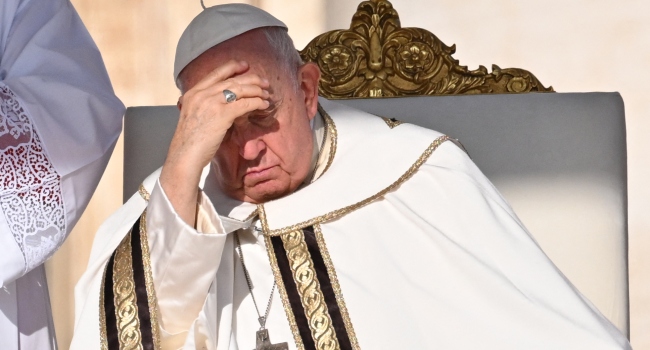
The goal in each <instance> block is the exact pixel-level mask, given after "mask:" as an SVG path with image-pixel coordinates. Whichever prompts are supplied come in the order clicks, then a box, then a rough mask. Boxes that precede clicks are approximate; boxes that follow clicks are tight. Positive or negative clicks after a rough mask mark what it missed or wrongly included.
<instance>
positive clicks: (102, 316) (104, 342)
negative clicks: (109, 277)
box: [99, 264, 108, 350]
mask: <svg viewBox="0 0 650 350" xmlns="http://www.w3.org/2000/svg"><path fill="white" fill-rule="evenodd" d="M107 267H108V264H106V266H104V273H102V286H101V287H100V288H101V289H100V290H99V343H100V346H101V348H100V349H101V350H108V337H107V336H106V310H105V309H104V288H105V286H106V284H105V281H106V269H107Z"/></svg>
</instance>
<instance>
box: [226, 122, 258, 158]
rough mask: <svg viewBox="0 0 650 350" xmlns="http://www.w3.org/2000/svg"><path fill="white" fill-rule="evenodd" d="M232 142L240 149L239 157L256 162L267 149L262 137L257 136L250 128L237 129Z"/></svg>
mask: <svg viewBox="0 0 650 350" xmlns="http://www.w3.org/2000/svg"><path fill="white" fill-rule="evenodd" d="M232 140H233V141H234V142H235V144H236V145H237V147H238V149H239V155H240V156H241V157H242V158H244V159H246V160H255V159H257V157H259V155H260V154H261V153H262V152H263V151H264V150H265V149H266V143H264V141H263V140H262V138H261V137H260V135H255V133H254V132H252V130H250V128H240V127H235V128H234V129H233V132H232Z"/></svg>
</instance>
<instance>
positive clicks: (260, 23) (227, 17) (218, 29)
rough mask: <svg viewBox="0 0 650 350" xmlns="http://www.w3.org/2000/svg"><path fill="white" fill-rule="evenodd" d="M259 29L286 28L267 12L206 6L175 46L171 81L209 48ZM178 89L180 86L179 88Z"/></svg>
mask: <svg viewBox="0 0 650 350" xmlns="http://www.w3.org/2000/svg"><path fill="white" fill-rule="evenodd" d="M261 27H281V28H284V29H287V26H286V25H285V24H284V23H282V21H280V20H279V19H277V18H275V17H273V16H271V14H269V13H268V12H266V11H264V10H261V9H259V8H257V7H255V6H251V5H247V4H225V5H217V6H212V7H208V8H206V9H205V10H203V11H202V12H201V13H200V14H199V15H198V16H196V17H195V18H194V19H193V20H192V22H190V25H188V26H187V28H186V29H185V31H184V32H183V35H181V38H180V39H179V40H178V45H177V46H176V59H175V60H174V81H175V82H176V85H178V75H179V74H180V73H181V71H182V70H183V68H185V67H186V66H187V65H188V64H189V63H190V62H192V61H193V60H194V59H195V58H197V57H199V56H200V55H201V54H202V53H204V52H206V51H207V50H208V49H210V48H211V47H213V46H215V45H217V44H219V43H222V42H224V41H226V40H228V39H232V38H234V37H236V36H237V35H240V34H243V33H245V32H247V31H249V30H252V29H256V28H261ZM179 88H180V86H179Z"/></svg>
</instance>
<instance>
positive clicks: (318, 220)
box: [257, 135, 451, 236]
mask: <svg viewBox="0 0 650 350" xmlns="http://www.w3.org/2000/svg"><path fill="white" fill-rule="evenodd" d="M449 140H451V138H450V137H449V136H446V135H443V136H440V137H438V138H437V139H435V140H434V141H433V142H432V143H431V144H430V145H429V147H427V149H426V150H425V151H424V153H422V155H421V156H420V158H418V160H417V161H416V162H415V163H414V164H413V165H411V167H410V168H409V169H408V170H407V171H406V172H405V173H404V174H402V176H400V177H399V179H397V180H396V181H395V182H393V183H392V184H390V185H389V186H388V187H386V188H384V189H383V190H381V191H379V192H378V193H377V194H375V195H373V196H370V197H368V198H366V199H364V200H362V201H360V202H358V203H354V204H352V205H349V206H347V207H344V208H341V209H337V210H334V211H331V212H329V213H327V214H324V215H321V216H317V217H315V218H312V219H309V220H306V221H303V222H300V223H298V224H295V225H291V226H287V227H283V228H280V229H275V230H270V229H269V224H268V221H267V218H266V211H265V210H264V204H258V205H257V212H258V213H259V216H260V221H261V222H262V230H263V231H264V235H268V236H279V235H283V234H285V233H289V232H293V231H296V230H300V229H302V228H304V227H307V226H312V225H314V224H317V223H321V222H325V221H331V220H334V219H336V218H338V217H340V216H343V215H346V214H348V213H350V212H353V211H355V210H357V209H359V208H362V207H364V206H366V205H368V204H370V203H372V202H374V201H375V200H377V199H379V198H381V197H382V196H384V195H385V194H386V193H388V192H390V191H392V190H393V189H395V188H396V187H397V186H399V185H400V184H402V183H403V182H404V181H406V180H408V178H410V177H411V176H413V174H414V173H415V172H416V171H417V170H418V168H420V166H422V164H424V162H425V161H426V160H427V159H428V158H429V156H431V153H433V151H435V150H436V149H437V148H438V146H440V145H441V144H442V143H443V142H445V141H449Z"/></svg>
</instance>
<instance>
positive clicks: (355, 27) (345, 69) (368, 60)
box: [300, 0, 553, 99]
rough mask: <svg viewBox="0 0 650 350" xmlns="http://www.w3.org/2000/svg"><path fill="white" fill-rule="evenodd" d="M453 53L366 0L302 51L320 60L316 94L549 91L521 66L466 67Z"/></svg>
mask: <svg viewBox="0 0 650 350" xmlns="http://www.w3.org/2000/svg"><path fill="white" fill-rule="evenodd" d="M454 52H456V46H455V45H452V46H451V47H449V46H447V45H445V44H444V43H443V42H442V41H440V39H438V38H437V37H436V36H435V35H433V34H432V33H431V32H429V31H426V30H424V29H420V28H402V27H401V26H400V20H399V16H398V15H397V11H395V9H393V5H392V4H391V3H390V2H389V1H386V0H370V1H364V2H362V3H361V4H360V5H359V7H358V8H357V12H356V13H355V14H354V16H353V17H352V23H351V25H350V29H345V30H333V31H329V32H326V33H324V34H321V35H319V36H317V37H316V38H315V39H314V40H312V41H311V42H310V43H309V44H308V45H307V46H306V47H305V48H304V49H303V50H302V51H300V56H301V57H302V59H303V60H304V61H305V62H315V63H316V64H318V66H319V67H320V69H321V73H322V76H321V80H320V88H319V94H320V95H321V96H324V97H326V98H330V99H340V98H363V97H387V96H413V95H456V94H483V93H521V92H531V91H549V92H550V91H553V88H552V87H549V88H546V87H544V86H543V85H542V83H540V81H539V80H537V78H536V77H535V76H534V75H533V74H532V73H530V72H528V71H526V70H523V69H519V68H506V69H502V68H499V67H498V66H497V65H492V72H491V73H488V71H487V69H486V68H485V67H483V66H479V68H478V69H476V70H468V69H467V67H465V66H461V65H459V64H458V61H457V60H455V59H454V58H453V57H452V54H453V53H454Z"/></svg>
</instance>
